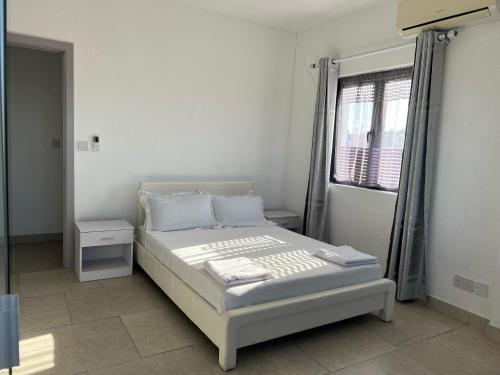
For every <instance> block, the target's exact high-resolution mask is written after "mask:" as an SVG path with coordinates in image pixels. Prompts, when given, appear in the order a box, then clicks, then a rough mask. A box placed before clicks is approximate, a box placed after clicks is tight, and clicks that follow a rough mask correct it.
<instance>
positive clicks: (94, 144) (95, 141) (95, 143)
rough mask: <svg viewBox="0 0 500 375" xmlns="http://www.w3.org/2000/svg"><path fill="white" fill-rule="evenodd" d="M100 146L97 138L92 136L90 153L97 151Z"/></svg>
mask: <svg viewBox="0 0 500 375" xmlns="http://www.w3.org/2000/svg"><path fill="white" fill-rule="evenodd" d="M99 149H100V146H99V136H98V135H94V136H92V151H99Z"/></svg>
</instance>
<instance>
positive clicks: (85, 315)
mask: <svg viewBox="0 0 500 375" xmlns="http://www.w3.org/2000/svg"><path fill="white" fill-rule="evenodd" d="M66 300H67V303H68V309H69V313H70V316H71V319H72V321H73V322H75V323H77V322H84V321H90V320H95V319H102V318H107V317H111V316H118V315H124V314H133V313H137V312H142V311H148V310H155V309H157V308H158V307H159V305H158V303H157V302H156V292H155V291H154V290H153V289H152V288H151V286H150V285H149V284H147V283H129V284H126V285H119V286H114V287H108V288H97V289H88V290H78V291H72V292H68V293H66Z"/></svg>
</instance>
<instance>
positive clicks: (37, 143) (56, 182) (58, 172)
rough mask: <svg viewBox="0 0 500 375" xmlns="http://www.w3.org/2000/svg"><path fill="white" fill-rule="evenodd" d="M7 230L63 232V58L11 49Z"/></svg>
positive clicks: (29, 232)
mask: <svg viewBox="0 0 500 375" xmlns="http://www.w3.org/2000/svg"><path fill="white" fill-rule="evenodd" d="M7 66H8V69H7V96H8V101H7V104H8V108H7V111H8V118H7V122H8V123H7V129H8V131H7V134H8V154H9V155H8V163H9V178H8V184H9V208H10V210H9V211H10V221H9V227H10V228H9V229H10V234H11V235H30V234H46V233H61V232H62V217H63V198H62V188H63V159H62V143H61V145H60V147H58V148H57V147H52V140H59V141H62V57H61V55H59V54H56V53H49V52H42V51H35V50H30V49H26V48H18V47H8V48H7Z"/></svg>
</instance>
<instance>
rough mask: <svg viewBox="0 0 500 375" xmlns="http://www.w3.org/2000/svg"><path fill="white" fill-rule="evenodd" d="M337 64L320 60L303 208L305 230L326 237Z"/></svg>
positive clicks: (328, 60) (319, 237)
mask: <svg viewBox="0 0 500 375" xmlns="http://www.w3.org/2000/svg"><path fill="white" fill-rule="evenodd" d="M338 71H339V68H338V65H337V64H332V63H331V62H330V59H329V58H328V57H324V58H322V59H320V60H319V78H318V93H317V97H316V110H315V113H314V123H313V137H312V148H311V165H310V170H309V184H308V186H307V198H306V207H305V211H304V234H305V235H306V236H309V237H312V238H315V239H317V240H320V241H327V239H328V234H327V228H326V223H327V215H328V211H327V209H328V207H327V203H328V184H329V183H330V164H331V159H332V158H331V153H332V141H333V127H334V119H335V107H336V102H337V83H338Z"/></svg>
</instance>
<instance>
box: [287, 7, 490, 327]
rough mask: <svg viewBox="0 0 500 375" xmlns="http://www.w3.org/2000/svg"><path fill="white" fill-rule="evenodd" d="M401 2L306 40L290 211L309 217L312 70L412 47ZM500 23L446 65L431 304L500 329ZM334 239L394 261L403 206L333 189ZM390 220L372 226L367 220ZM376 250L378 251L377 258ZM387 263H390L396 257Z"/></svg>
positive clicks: (298, 84)
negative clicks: (474, 287) (466, 284)
mask: <svg viewBox="0 0 500 375" xmlns="http://www.w3.org/2000/svg"><path fill="white" fill-rule="evenodd" d="M395 4H396V3H395V1H386V2H384V4H381V5H379V6H376V7H373V8H370V9H367V10H366V11H365V12H363V13H358V14H355V15H351V16H349V17H346V18H343V19H341V20H338V21H334V22H331V23H328V24H325V25H322V26H320V27H317V28H314V29H311V30H308V31H306V32H302V33H299V34H298V44H297V55H296V70H295V81H294V93H293V111H292V119H291V130H290V149H289V150H290V152H289V156H288V159H289V164H288V168H287V184H286V186H287V190H286V206H287V207H288V208H289V209H292V210H295V211H297V212H302V211H303V205H304V197H305V191H306V186H307V176H308V168H309V158H310V157H309V154H310V139H311V134H312V118H313V113H314V102H315V97H316V85H315V82H314V81H315V80H316V76H315V74H317V73H313V74H312V75H311V74H310V71H309V70H308V69H307V65H309V64H310V63H311V62H314V61H316V60H317V59H318V58H319V57H322V56H333V57H339V56H346V55H350V54H353V53H359V52H363V51H369V50H373V49H376V48H379V47H384V46H388V45H393V44H398V43H402V42H404V40H402V39H401V38H400V37H399V36H398V35H397V31H396V29H395V9H396V8H395ZM408 59H410V61H411V51H407V52H404V51H400V52H398V53H391V54H384V55H378V56H377V57H375V58H368V59H363V60H362V61H361V60H359V61H358V62H357V63H356V64H358V65H357V66H353V65H352V64H351V65H349V66H347V67H346V66H345V64H344V69H345V71H344V74H350V73H353V72H357V71H359V72H363V71H366V70H376V69H380V68H384V67H390V66H393V65H398V64H402V63H404V62H405V61H408ZM498 61H500V22H495V23H489V24H483V25H477V26H471V27H467V28H465V29H464V30H461V32H460V35H459V37H458V38H457V39H456V40H454V41H452V42H451V44H450V46H449V49H448V52H447V62H446V68H445V70H446V75H445V84H444V93H443V106H442V121H441V124H440V132H439V139H438V142H437V147H438V153H437V169H436V181H435V195H434V204H433V210H432V228H431V243H430V250H429V259H430V262H429V263H430V270H429V276H430V294H431V295H432V296H434V297H437V298H440V299H442V300H445V301H447V302H449V303H452V304H454V305H456V306H459V307H461V308H464V309H467V310H469V311H472V312H474V313H476V314H479V315H482V316H485V317H492V318H493V319H496V320H497V322H500V302H498V303H497V305H496V306H497V307H495V306H494V304H493V302H492V301H493V300H494V299H495V296H496V299H497V300H498V301H500V285H499V284H500V278H497V275H498V274H500V260H499V257H500V231H499V228H500V195H499V192H500V186H499V185H500V168H498V163H499V161H500V151H499V150H500V147H498V140H500V126H499V119H500V106H499V103H500V94H499V91H498V87H500V64H498ZM330 199H331V206H330V220H331V222H330V236H331V239H332V242H333V243H335V244H342V243H349V244H351V245H353V246H355V247H359V248H361V249H363V250H366V251H368V252H372V253H374V254H377V255H378V256H380V257H381V258H382V255H380V254H382V253H384V252H387V248H388V244H389V236H390V230H391V225H392V212H393V210H394V203H395V199H394V197H391V196H387V195H383V193H379V192H368V191H366V190H363V189H355V188H345V187H336V186H332V187H331V189H330ZM374 214H378V215H380V220H375V219H374V220H369V219H367V218H366V215H374ZM370 243H372V246H371V248H369V246H370ZM386 256H387V255H386ZM454 274H460V275H464V276H467V277H472V278H474V279H478V280H482V281H484V282H487V283H489V284H490V298H484V297H480V296H477V295H474V294H471V293H467V292H464V291H461V290H458V289H456V288H454V287H453V275H454Z"/></svg>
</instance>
